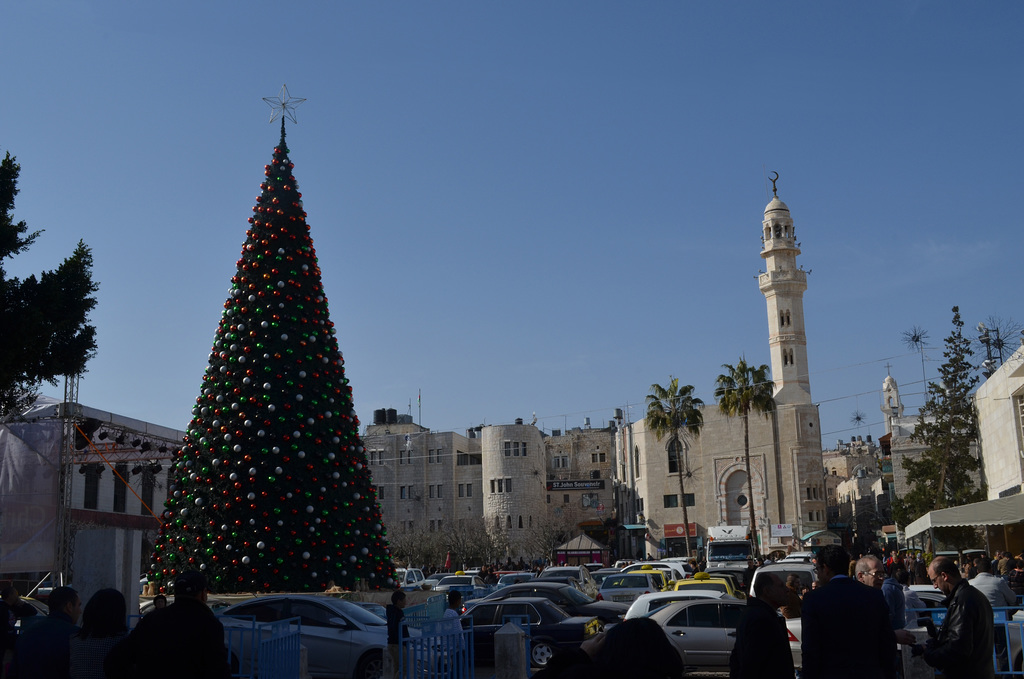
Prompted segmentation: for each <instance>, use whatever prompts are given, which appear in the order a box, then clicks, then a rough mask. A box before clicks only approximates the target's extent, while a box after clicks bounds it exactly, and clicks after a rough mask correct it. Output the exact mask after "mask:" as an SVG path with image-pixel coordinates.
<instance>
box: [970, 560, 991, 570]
mask: <svg viewBox="0 0 1024 679" xmlns="http://www.w3.org/2000/svg"><path fill="white" fill-rule="evenodd" d="M974 570H976V571H978V572H979V573H991V572H992V562H991V561H989V560H988V559H975V560H974Z"/></svg>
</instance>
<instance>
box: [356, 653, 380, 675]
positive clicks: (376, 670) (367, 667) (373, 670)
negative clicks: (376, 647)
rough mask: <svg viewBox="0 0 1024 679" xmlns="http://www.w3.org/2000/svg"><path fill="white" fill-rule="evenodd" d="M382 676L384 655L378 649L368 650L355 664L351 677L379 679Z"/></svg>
mask: <svg viewBox="0 0 1024 679" xmlns="http://www.w3.org/2000/svg"><path fill="white" fill-rule="evenodd" d="M383 676H384V655H383V654H382V653H381V652H380V651H370V652H369V653H367V654H366V655H364V656H363V657H362V658H360V659H359V663H358V664H357V665H356V671H355V673H354V674H353V675H352V679H381V677H383Z"/></svg>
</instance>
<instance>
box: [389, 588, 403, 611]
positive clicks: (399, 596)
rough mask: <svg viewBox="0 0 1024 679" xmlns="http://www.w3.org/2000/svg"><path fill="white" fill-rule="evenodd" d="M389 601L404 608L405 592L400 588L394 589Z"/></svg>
mask: <svg viewBox="0 0 1024 679" xmlns="http://www.w3.org/2000/svg"><path fill="white" fill-rule="evenodd" d="M391 603H393V604H394V605H395V606H398V607H399V608H405V592H403V591H402V590H400V589H396V590H395V591H394V592H392V593H391Z"/></svg>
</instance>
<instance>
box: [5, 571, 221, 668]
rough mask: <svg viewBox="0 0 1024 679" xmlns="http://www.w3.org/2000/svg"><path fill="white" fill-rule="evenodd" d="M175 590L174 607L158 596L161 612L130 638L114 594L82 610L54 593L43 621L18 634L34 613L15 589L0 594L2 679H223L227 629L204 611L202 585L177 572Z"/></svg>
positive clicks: (121, 602) (68, 594)
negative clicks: (19, 626)
mask: <svg viewBox="0 0 1024 679" xmlns="http://www.w3.org/2000/svg"><path fill="white" fill-rule="evenodd" d="M174 589H175V596H174V603H173V604H170V605H166V604H167V600H166V598H163V597H162V598H163V602H162V603H163V604H164V605H159V604H158V605H156V606H155V607H154V610H153V611H152V612H151V613H149V614H147V615H146V616H144V617H143V618H142V619H141V620H139V622H138V624H137V625H136V626H135V628H134V629H133V630H131V631H130V632H129V630H128V624H127V623H128V608H127V603H126V601H125V598H124V595H123V594H121V592H119V591H118V590H116V589H101V590H99V591H98V592H96V593H95V594H93V595H92V597H90V598H89V601H88V603H86V604H85V607H84V608H83V606H82V600H81V598H80V597H79V595H78V592H76V591H75V590H74V589H72V588H71V587H56V588H54V589H53V590H52V591H51V592H50V595H49V597H48V598H47V600H46V604H47V608H48V615H46V616H43V618H42V620H39V621H34V622H33V624H31V625H27V626H26V628H25V629H24V630H23V631H22V632H21V633H20V634H17V633H16V629H15V623H16V622H17V621H18V620H22V619H26V618H30V617H33V616H34V615H35V609H34V608H32V607H31V606H29V605H28V604H27V603H25V602H24V601H22V600H21V597H20V596H19V594H18V592H17V590H16V589H14V588H13V587H7V588H5V589H4V590H3V591H2V592H0V597H2V599H3V603H2V604H0V621H2V622H3V624H5V625H6V627H5V628H4V630H3V642H4V665H3V677H2V679H142V678H143V677H145V679H165V678H166V679H171V678H175V679H180V678H181V677H195V678H197V679H228V678H229V677H230V676H231V669H230V666H229V665H228V656H227V649H226V648H225V647H224V627H223V625H221V623H220V621H219V620H217V617H216V616H215V615H214V613H213V611H211V610H210V608H209V607H208V606H207V605H206V600H207V593H208V589H207V586H206V578H205V577H204V576H203V575H202V574H201V573H198V572H195V571H191V572H186V573H182V574H181V575H179V576H178V578H177V579H176V580H175V583H174ZM79 621H81V623H82V624H81V626H79V624H78V623H79ZM169 650H170V651H171V652H168V651H169Z"/></svg>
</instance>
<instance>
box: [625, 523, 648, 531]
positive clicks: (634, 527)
mask: <svg viewBox="0 0 1024 679" xmlns="http://www.w3.org/2000/svg"><path fill="white" fill-rule="evenodd" d="M622 527H623V528H625V529H626V530H646V529H647V526H646V525H644V524H642V523H627V524H625V525H623V526H622Z"/></svg>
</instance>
